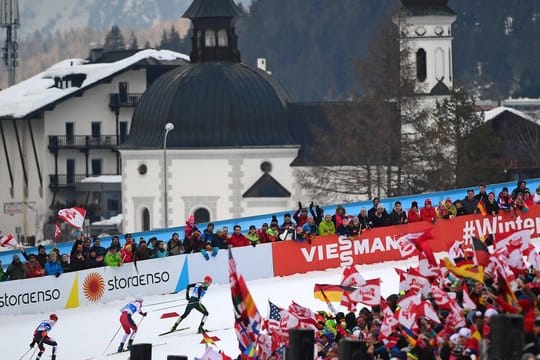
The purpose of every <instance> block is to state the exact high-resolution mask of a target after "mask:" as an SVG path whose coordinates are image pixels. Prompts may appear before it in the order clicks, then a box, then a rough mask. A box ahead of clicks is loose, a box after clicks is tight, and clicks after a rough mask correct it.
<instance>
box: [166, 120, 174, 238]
mask: <svg viewBox="0 0 540 360" xmlns="http://www.w3.org/2000/svg"><path fill="white" fill-rule="evenodd" d="M173 129H174V125H173V124H172V123H166V124H165V136H164V137H163V175H164V176H163V207H164V217H163V222H164V225H163V228H164V229H166V228H167V226H169V216H168V215H169V204H168V198H167V175H168V174H167V135H168V134H169V131H171V130H173Z"/></svg>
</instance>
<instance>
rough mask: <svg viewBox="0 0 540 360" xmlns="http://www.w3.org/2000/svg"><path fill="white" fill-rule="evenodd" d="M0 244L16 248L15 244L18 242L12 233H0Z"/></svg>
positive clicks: (17, 244)
mask: <svg viewBox="0 0 540 360" xmlns="http://www.w3.org/2000/svg"><path fill="white" fill-rule="evenodd" d="M0 246H1V247H10V248H13V249H16V248H17V246H19V243H18V242H17V240H16V239H15V238H14V237H13V234H6V235H0Z"/></svg>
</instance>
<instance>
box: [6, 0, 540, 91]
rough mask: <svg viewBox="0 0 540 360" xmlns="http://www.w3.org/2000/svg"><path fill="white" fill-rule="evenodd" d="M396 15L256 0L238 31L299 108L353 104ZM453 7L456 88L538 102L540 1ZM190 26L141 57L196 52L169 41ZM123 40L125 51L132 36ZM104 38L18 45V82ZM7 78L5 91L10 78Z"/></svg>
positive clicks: (165, 27) (385, 0) (384, 0)
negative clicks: (369, 53)
mask: <svg viewBox="0 0 540 360" xmlns="http://www.w3.org/2000/svg"><path fill="white" fill-rule="evenodd" d="M399 6H400V2H399V1H398V0H378V1H371V0H334V1H327V0H254V1H253V3H252V4H251V6H250V7H249V9H247V11H246V12H247V13H248V15H247V16H245V17H243V18H241V19H239V20H238V22H237V33H238V37H239V46H240V50H241V52H242V60H243V62H245V63H247V64H250V65H255V64H256V59H257V58H258V57H264V58H266V59H267V63H268V67H269V70H270V71H272V74H273V75H274V76H275V77H276V78H277V79H278V80H279V81H280V82H281V84H282V85H283V86H284V87H285V88H286V89H287V91H288V92H289V95H290V97H291V99H292V100H295V101H318V100H339V99H348V98H350V97H351V96H355V95H358V94H360V93H362V92H363V91H364V89H363V88H362V86H363V84H362V83H361V82H360V81H359V78H358V76H357V70H356V69H357V64H358V62H359V60H360V59H362V58H363V57H365V56H366V49H367V48H368V46H370V44H372V43H373V42H374V41H376V38H377V36H376V35H377V33H378V32H379V31H380V29H381V28H383V27H384V25H385V24H388V22H390V21H391V16H392V14H393V13H394V12H395V11H396V10H397V9H398V8H399ZM449 6H450V7H451V8H452V9H454V11H455V12H456V13H457V21H456V22H455V24H454V32H453V35H454V74H455V78H456V81H458V82H459V83H461V84H464V85H467V86H470V87H474V89H475V90H476V94H477V95H478V96H479V97H481V98H484V99H494V100H497V99H502V98H507V97H509V96H512V97H540V66H538V64H540V41H538V39H537V38H538V35H539V34H540V1H537V0H535V1H520V0H489V1H487V0H482V1H466V0H450V2H449ZM180 15H181V14H178V16H179V17H180ZM187 24H188V23H186V22H185V21H176V22H174V23H163V24H160V25H159V26H154V27H152V28H150V29H147V30H144V31H136V32H135V33H133V36H135V37H136V38H137V44H138V46H139V47H141V48H142V47H144V46H152V47H173V50H182V51H184V52H189V43H190V42H189V41H186V40H184V41H181V40H180V41H169V40H170V39H169V37H170V36H171V35H174V36H176V35H175V34H176V33H178V34H179V35H180V36H181V37H182V36H184V35H185V34H186V33H187V30H188V25H187ZM173 26H174V27H173ZM173 30H174V31H173ZM121 31H122V32H123V36H124V37H125V38H126V44H128V43H129V41H128V40H129V38H130V37H131V36H132V35H130V34H131V29H127V28H123V29H121ZM1 35H2V36H3V34H1ZM105 35H106V33H105V32H96V31H93V30H88V29H80V30H72V31H70V32H64V33H60V32H57V33H55V34H42V33H35V34H34V35H33V36H30V37H28V38H25V39H21V40H20V46H19V52H20V61H19V63H20V67H19V68H18V76H17V79H18V80H19V81H20V80H22V79H24V78H27V77H29V76H32V75H34V74H36V73H38V72H39V71H42V70H43V69H45V68H47V67H49V66H51V65H52V64H54V63H55V62H57V61H59V60H61V59H65V58H69V57H86V56H87V55H88V51H89V49H90V47H91V46H93V45H94V46H95V44H97V43H100V42H101V43H103V42H104V41H105ZM92 44H93V45H92ZM126 46H127V45H126ZM1 69H2V70H3V71H1V72H0V87H2V88H3V87H5V86H6V77H7V75H6V72H5V71H4V70H5V68H4V67H3V65H2V68H1Z"/></svg>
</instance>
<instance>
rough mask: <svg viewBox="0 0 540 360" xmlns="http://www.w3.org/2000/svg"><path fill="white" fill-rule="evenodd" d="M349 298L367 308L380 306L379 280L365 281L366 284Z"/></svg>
mask: <svg viewBox="0 0 540 360" xmlns="http://www.w3.org/2000/svg"><path fill="white" fill-rule="evenodd" d="M349 296H350V298H351V299H352V300H353V301H355V302H357V303H362V304H366V305H369V306H377V305H380V301H381V279H371V280H366V282H365V283H364V284H363V285H361V286H360V287H358V289H356V290H354V291H353V292H351V294H350V295H349Z"/></svg>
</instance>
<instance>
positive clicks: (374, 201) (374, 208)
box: [367, 197, 380, 222]
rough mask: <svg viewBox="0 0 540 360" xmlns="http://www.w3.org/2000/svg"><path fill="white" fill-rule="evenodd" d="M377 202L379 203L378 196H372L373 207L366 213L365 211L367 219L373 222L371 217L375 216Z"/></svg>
mask: <svg viewBox="0 0 540 360" xmlns="http://www.w3.org/2000/svg"><path fill="white" fill-rule="evenodd" d="M379 203H380V201H379V198H378V197H375V198H373V207H372V208H371V209H369V210H368V213H367V215H368V219H369V221H370V222H373V219H374V217H375V213H376V212H377V208H378V206H379Z"/></svg>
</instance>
